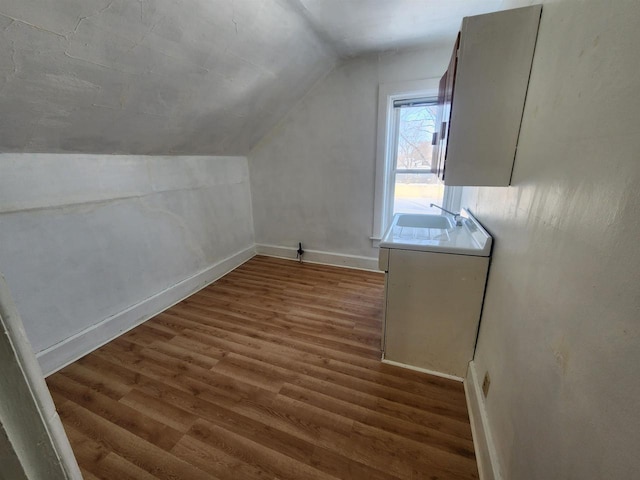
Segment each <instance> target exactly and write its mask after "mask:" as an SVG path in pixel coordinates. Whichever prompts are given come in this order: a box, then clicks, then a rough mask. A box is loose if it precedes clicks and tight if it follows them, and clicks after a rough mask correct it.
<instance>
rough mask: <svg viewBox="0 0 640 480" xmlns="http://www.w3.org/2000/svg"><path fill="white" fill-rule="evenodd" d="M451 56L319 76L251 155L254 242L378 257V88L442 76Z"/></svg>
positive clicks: (383, 61) (397, 56) (346, 67)
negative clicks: (373, 238) (375, 223)
mask: <svg viewBox="0 0 640 480" xmlns="http://www.w3.org/2000/svg"><path fill="white" fill-rule="evenodd" d="M452 42H453V41H452ZM450 54H451V46H450V45H447V46H446V47H443V48H434V49H431V50H417V51H412V52H404V53H388V54H382V55H380V56H365V57H361V58H358V59H355V60H351V61H348V62H346V63H344V64H342V65H340V66H338V67H336V68H335V69H334V70H333V71H332V72H331V73H330V74H329V75H328V76H327V77H326V78H324V79H323V80H322V81H320V82H319V83H318V84H317V85H316V86H315V87H314V88H313V89H312V90H311V91H310V92H309V93H308V94H307V95H306V96H305V97H304V98H303V99H302V100H301V101H300V102H299V103H298V104H297V105H296V106H295V107H294V108H293V110H292V111H291V112H289V114H288V115H287V116H286V117H285V119H284V120H283V121H282V122H281V123H280V124H279V125H278V127H276V128H275V129H274V130H273V131H272V132H271V133H270V134H269V135H267V136H266V137H265V138H264V139H263V140H262V141H261V142H260V143H259V144H258V145H257V146H256V147H255V148H254V149H253V150H252V151H251V153H250V154H249V165H250V172H251V193H252V197H253V211H254V219H255V232H256V243H258V244H268V245H277V246H283V247H297V244H298V241H302V243H303V245H304V246H305V248H306V249H311V250H319V251H323V252H331V253H338V254H345V255H356V256H364V257H377V249H374V248H372V244H371V240H370V239H369V237H370V236H371V234H372V226H373V203H374V181H375V153H376V115H377V103H378V85H379V84H380V83H388V82H401V81H409V80H418V79H424V78H430V77H435V76H438V77H439V76H441V75H442V73H443V72H444V70H445V67H446V64H447V62H448V59H449V55H450Z"/></svg>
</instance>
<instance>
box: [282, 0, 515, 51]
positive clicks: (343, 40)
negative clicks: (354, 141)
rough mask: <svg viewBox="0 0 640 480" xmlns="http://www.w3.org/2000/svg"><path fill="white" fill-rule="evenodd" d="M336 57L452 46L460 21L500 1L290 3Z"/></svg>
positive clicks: (310, 0) (315, 0) (335, 0)
mask: <svg viewBox="0 0 640 480" xmlns="http://www.w3.org/2000/svg"><path fill="white" fill-rule="evenodd" d="M290 2H291V4H292V5H294V6H295V8H296V9H297V10H298V11H300V12H301V13H302V14H303V15H305V16H306V17H307V18H308V20H309V21H310V22H311V23H312V24H313V26H314V27H315V29H316V31H317V32H318V33H319V35H320V36H321V37H322V38H323V39H325V40H326V41H328V42H329V43H330V45H331V46H332V47H333V48H334V50H335V51H336V52H337V53H338V54H339V55H340V56H346V57H350V56H356V55H360V54H362V53H366V52H375V51H381V50H390V49H402V48H408V47H415V46H417V45H424V44H426V43H433V44H442V43H444V42H452V41H453V40H452V39H453V38H454V37H455V34H456V33H457V32H458V29H459V28H460V23H461V21H462V17H465V16H470V15H478V14H481V13H488V12H492V11H496V10H500V9H501V6H502V4H503V1H502V0H290Z"/></svg>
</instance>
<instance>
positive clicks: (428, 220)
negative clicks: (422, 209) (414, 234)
mask: <svg viewBox="0 0 640 480" xmlns="http://www.w3.org/2000/svg"><path fill="white" fill-rule="evenodd" d="M395 224H396V225H397V226H398V227H412V228H439V229H442V230H445V229H447V228H452V227H453V223H452V222H451V220H450V219H449V218H448V217H445V216H444V215H421V214H410V213H403V214H400V215H398V220H397V221H396V223H395Z"/></svg>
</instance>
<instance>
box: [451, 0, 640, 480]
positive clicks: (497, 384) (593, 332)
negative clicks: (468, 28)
mask: <svg viewBox="0 0 640 480" xmlns="http://www.w3.org/2000/svg"><path fill="white" fill-rule="evenodd" d="M520 3H523V2H520ZM639 24H640V8H638V3H637V2H633V1H616V2H610V1H605V0H599V1H594V0H590V1H572V0H564V1H555V2H548V3H546V4H545V6H544V8H543V13H542V23H541V25H540V34H539V39H538V45H537V50H536V56H535V60H534V63H533V72H532V77H531V84H530V88H529V95H528V99H527V104H526V108H525V114H524V120H523V124H522V133H521V136H520V143H519V147H518V154H517V158H516V163H515V170H514V176H513V186H512V187H510V188H472V189H466V192H465V195H464V199H463V205H468V206H469V207H471V209H472V210H473V211H474V212H475V213H476V214H477V216H478V218H479V219H480V221H482V222H483V224H484V225H485V226H486V227H487V229H489V230H490V231H491V233H492V234H493V235H494V236H495V249H494V257H493V263H492V267H491V273H490V276H489V283H488V289H487V295H486V301H485V306H484V313H483V317H482V325H481V330H480V337H479V343H478V350H477V355H476V363H477V367H478V373H479V375H480V378H482V376H483V375H484V372H485V371H486V370H488V371H489V372H490V375H491V389H490V391H489V395H488V397H487V400H486V406H487V411H488V416H489V419H490V424H491V428H492V431H493V434H494V439H495V440H496V443H497V448H498V452H499V456H500V459H501V462H502V466H503V468H504V478H505V479H518V480H529V479H530V480H534V479H581V480H585V479H594V480H595V479H605V478H606V479H629V478H635V477H637V475H638V471H640V457H638V455H637V450H638V446H640V430H639V429H638V425H639V424H640V409H639V408H638V398H640V370H639V365H640V290H639V286H640V248H639V245H640V244H639V243H638V239H640V216H639V215H638V212H639V209H640V190H639V189H638V185H639V184H640V161H639V160H638V156H639V152H640V114H639V112H640V96H639V95H638V91H640V76H639V75H638V72H640V57H639V56H638V54H637V46H638V42H640V31H639V30H638V28H637V26H638V25H639Z"/></svg>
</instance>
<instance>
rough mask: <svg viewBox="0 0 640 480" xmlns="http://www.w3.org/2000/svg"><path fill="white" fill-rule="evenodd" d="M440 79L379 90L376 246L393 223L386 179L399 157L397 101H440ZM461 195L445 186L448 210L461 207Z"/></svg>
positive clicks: (373, 232)
mask: <svg viewBox="0 0 640 480" xmlns="http://www.w3.org/2000/svg"><path fill="white" fill-rule="evenodd" d="M439 83H440V79H439V78H427V79H424V80H414V81H410V82H396V83H381V84H380V86H379V89H378V134H377V144H376V183H375V200H374V206H373V208H374V210H373V230H372V235H371V240H372V241H373V246H374V247H377V246H378V243H379V242H380V239H381V238H382V235H383V234H384V230H385V229H386V227H387V225H388V222H389V221H390V220H391V217H392V212H390V211H389V206H390V205H391V202H390V196H391V195H393V192H390V191H389V190H390V188H389V184H388V182H387V181H386V179H387V178H388V177H389V175H390V173H391V169H392V168H393V159H394V157H395V151H394V145H392V143H393V142H392V140H393V138H394V136H393V135H392V133H393V130H392V128H393V125H394V122H393V115H392V113H393V102H394V100H400V99H412V98H437V97H438V85H439ZM460 196H461V192H460V189H458V188H452V187H445V192H444V201H443V203H444V205H445V208H447V207H451V208H458V206H459V204H460Z"/></svg>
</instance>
